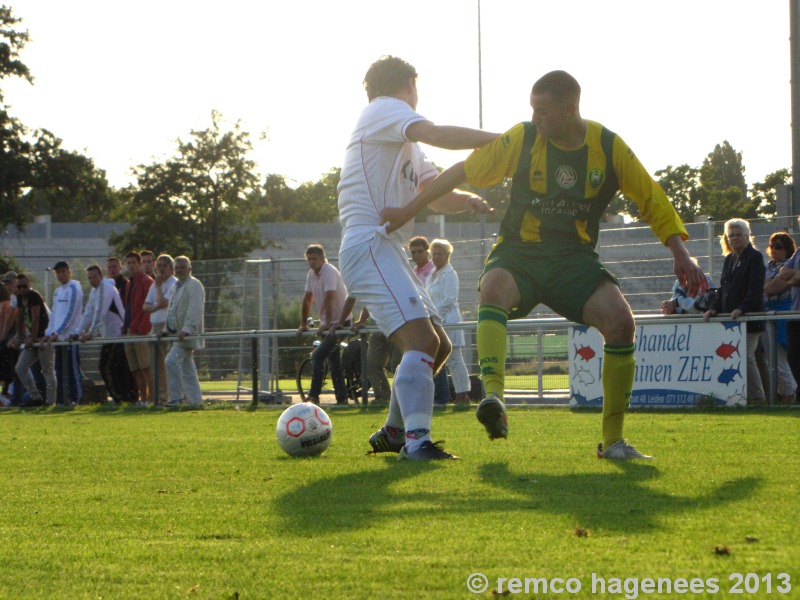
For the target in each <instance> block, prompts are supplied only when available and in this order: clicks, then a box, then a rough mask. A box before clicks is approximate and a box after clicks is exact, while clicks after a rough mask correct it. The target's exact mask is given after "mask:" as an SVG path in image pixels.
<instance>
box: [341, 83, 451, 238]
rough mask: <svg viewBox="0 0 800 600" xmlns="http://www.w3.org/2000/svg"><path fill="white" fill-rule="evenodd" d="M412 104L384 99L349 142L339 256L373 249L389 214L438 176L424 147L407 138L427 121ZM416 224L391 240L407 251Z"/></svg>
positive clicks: (377, 100) (367, 112)
mask: <svg viewBox="0 0 800 600" xmlns="http://www.w3.org/2000/svg"><path fill="white" fill-rule="evenodd" d="M426 120H427V119H425V117H423V116H422V115H420V114H419V113H417V112H416V111H415V110H413V109H412V108H411V106H409V105H408V103H406V102H404V101H403V100H399V99H397V98H390V97H387V96H381V97H378V98H375V99H374V100H373V101H372V102H370V104H369V105H368V106H367V107H366V108H364V110H363V111H362V113H361V116H360V117H359V119H358V123H357V124H356V128H355V131H353V135H352V137H351V138H350V143H349V144H348V146H347V152H346V154H345V160H344V167H343V168H342V174H341V179H340V181H339V189H338V192H339V219H340V221H341V223H342V245H341V248H340V250H339V252H341V251H342V250H345V249H347V248H349V247H352V246H355V245H358V244H363V243H368V242H369V241H370V240H371V239H372V238H373V237H374V235H375V233H376V231H377V230H378V229H381V230H383V229H384V227H383V226H381V225H380V222H381V213H382V212H383V209H384V208H390V207H391V208H399V207H402V206H405V205H406V204H408V203H409V202H411V200H413V199H414V196H416V195H417V190H418V188H419V184H420V182H423V181H426V180H428V179H430V178H432V177H435V176H436V175H438V174H439V172H438V171H437V170H436V167H434V166H433V165H432V164H431V163H429V162H428V161H427V160H426V159H425V154H424V153H423V152H422V150H421V149H420V147H419V144H417V143H416V142H412V141H411V140H409V139H408V138H407V137H406V130H407V129H408V127H409V125H411V124H412V123H417V122H419V121H426ZM413 229H414V223H413V221H412V222H410V223H406V225H404V226H403V227H402V228H401V229H399V230H398V231H396V232H394V233H392V234H391V236H390V237H394V238H395V240H396V242H398V243H399V244H400V245H401V246H403V247H405V245H406V244H407V240H408V238H409V237H411V232H412V231H413Z"/></svg>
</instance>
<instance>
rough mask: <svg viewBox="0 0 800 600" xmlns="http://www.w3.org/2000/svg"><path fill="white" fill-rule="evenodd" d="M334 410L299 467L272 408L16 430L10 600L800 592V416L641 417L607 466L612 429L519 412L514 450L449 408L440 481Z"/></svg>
mask: <svg viewBox="0 0 800 600" xmlns="http://www.w3.org/2000/svg"><path fill="white" fill-rule="evenodd" d="M329 414H330V415H331V416H332V419H333V423H334V436H333V443H332V445H331V447H330V448H329V449H328V450H327V452H326V453H325V454H324V455H323V456H321V457H320V458H317V459H291V458H289V457H287V456H285V455H284V454H283V453H282V451H281V450H280V449H279V448H278V446H277V443H276V442H275V424H276V422H277V419H278V417H279V415H280V410H275V409H270V408H259V409H256V410H253V411H250V410H233V409H219V410H214V409H207V410H205V411H197V412H193V411H167V410H162V409H134V408H126V409H108V408H79V409H77V410H73V411H63V412H60V411H58V410H52V409H50V410H44V409H42V410H33V411H28V412H22V411H19V410H12V411H6V412H2V413H0V436H1V437H0V439H2V440H3V458H2V462H0V465H1V466H0V470H1V472H2V477H0V490H1V492H0V499H1V500H2V504H1V505H0V508H1V510H0V560H1V561H2V562H0V597H2V598H70V599H72V598H290V599H296V598H305V597H319V598H337V599H338V598H491V597H494V596H496V595H497V594H505V593H507V592H508V590H509V585H510V586H511V588H512V592H514V591H519V590H522V589H523V588H517V587H515V586H516V583H515V582H511V583H510V584H509V583H508V582H503V581H501V582H500V584H499V585H500V586H501V587H499V588H498V578H507V579H510V578H515V577H516V578H519V579H520V580H521V583H520V585H523V586H524V583H525V582H524V580H525V578H526V577H527V578H534V577H536V578H547V579H548V580H549V581H548V583H551V582H553V580H554V579H555V578H561V579H563V580H567V579H569V578H575V579H574V580H573V582H572V584H571V585H572V586H573V588H572V589H575V588H574V586H575V584H576V582H577V583H579V584H580V586H581V590H580V591H579V592H578V593H576V594H572V595H569V594H567V593H564V594H561V595H560V596H562V597H563V596H569V597H573V598H601V597H607V598H625V597H627V598H635V597H636V595H634V594H633V592H632V590H633V588H632V587H630V586H632V585H633V584H632V583H631V582H630V581H628V582H623V581H622V580H624V579H626V578H644V577H652V578H658V577H660V578H669V579H670V580H672V581H675V580H676V579H677V578H686V579H692V578H700V579H702V580H703V584H702V585H703V587H704V589H706V592H705V593H693V592H692V591H691V590H690V591H688V592H687V593H683V594H680V595H678V594H676V593H675V591H674V590H673V593H672V594H666V593H662V594H651V595H648V596H647V597H663V598H669V597H681V598H701V597H709V598H710V597H725V596H727V595H728V592H729V590H730V588H731V587H732V586H734V585H735V584H736V579H735V576H734V579H729V578H730V577H731V574H734V573H740V574H742V583H741V586H740V587H741V589H745V583H748V585H749V589H754V587H753V586H754V585H755V583H754V582H756V583H758V585H759V591H758V593H757V594H755V595H747V594H745V595H744V596H745V597H764V598H767V597H779V598H791V597H795V598H796V597H799V596H800V592H798V591H797V590H798V589H800V568H799V567H800V544H798V540H799V539H800V508H798V507H799V506H800V504H799V503H798V492H799V491H800V486H799V485H798V475H800V445H798V440H799V439H800V420H799V419H798V417H800V413H798V411H761V412H758V411H752V410H751V411H737V412H721V411H720V412H696V413H690V412H658V413H649V412H648V413H643V412H638V413H633V414H631V415H629V416H628V420H627V434H628V435H629V436H630V438H631V441H633V442H634V443H635V444H636V445H637V446H638V447H639V449H640V450H643V451H645V452H648V453H652V454H654V455H655V456H656V457H657V458H656V460H655V461H654V462H653V463H638V464H631V463H629V464H618V463H614V462H610V461H600V460H597V459H596V458H595V456H594V446H595V444H596V442H597V441H598V431H599V426H600V415H599V413H597V412H570V411H568V410H565V409H535V410H530V409H528V410H523V409H519V410H513V409H512V410H510V411H509V418H510V425H511V437H510V439H509V440H506V441H496V442H490V441H489V440H488V439H487V438H486V436H485V433H484V432H483V429H482V427H480V426H479V425H478V424H477V422H476V421H475V418H474V415H473V414H472V413H471V412H469V413H464V412H453V411H452V410H451V409H447V410H446V411H444V412H437V413H436V415H435V418H434V438H435V439H440V438H443V439H445V440H447V444H446V446H445V447H446V448H447V449H449V450H450V451H451V452H454V453H456V454H459V455H460V456H461V457H462V460H460V461H448V462H447V463H434V464H431V463H422V464H420V463H414V464H409V463H407V462H404V463H398V462H397V461H396V460H395V458H394V456H386V455H375V456H367V455H366V449H367V444H366V440H367V437H368V436H369V434H370V433H372V432H373V431H374V430H375V429H377V428H378V427H379V426H380V425H381V424H382V422H383V420H384V417H385V412H384V411H380V410H374V412H373V409H368V410H367V411H366V412H361V411H359V410H358V409H357V408H345V409H342V410H334V409H331V410H330V411H329ZM475 573H483V574H485V575H486V577H487V578H488V582H489V584H488V589H487V590H486V591H485V592H483V593H480V594H473V593H470V591H469V590H468V589H467V580H468V578H469V577H470V576H471V575H472V574H475ZM748 573H753V574H755V575H753V576H751V577H750V578H749V579H745V575H746V574H748ZM780 573H787V574H788V575H789V576H790V577H791V582H790V585H791V586H792V588H791V590H789V591H788V592H787V593H779V592H778V589H779V586H784V585H785V583H784V582H783V579H780V578H779V574H780ZM593 574H595V575H594V578H595V583H597V578H598V577H602V578H603V579H604V580H605V582H606V586H607V588H606V590H605V594H603V593H600V588H599V587H598V586H597V585H596V587H595V589H594V592H595V593H593V590H592V583H593ZM756 576H757V579H754V578H755V577H756ZM614 578H618V579H619V583H618V584H615V582H614ZM768 578H771V579H768ZM479 579H480V578H478V577H474V578H473V579H472V581H474V582H478V583H479ZM713 579H717V580H718V581H717V582H716V584H714V582H713ZM709 582H710V583H709ZM768 582H769V583H770V585H771V590H772V593H771V594H767V593H766V588H767V583H768ZM555 584H556V585H557V586H558V585H564V584H563V583H562V584H558V582H555ZM530 585H532V583H530ZM538 585H543V583H542V582H539V583H538ZM598 585H599V584H598ZM615 585H618V587H616V588H615V587H614V586H615ZM623 585H627V586H629V587H628V589H629V590H631V591H629V592H626V590H625V589H624V588H623V587H621V586H623ZM676 585H680V583H679V582H678V583H677V584H676ZM694 585H695V586H696V587H695V589H696V590H699V589H700V588H699V587H697V586H699V585H700V584H699V583H697V582H695V584H694ZM713 585H716V586H717V587H718V588H719V591H718V593H716V594H712V593H710V592H708V590H709V589H711V590H712V591H713V587H711V586H713ZM542 589H543V588H539V592H538V593H534V591H533V588H530V591H529V593H527V594H526V593H524V591H519V593H511V594H510V595H511V596H513V597H521V598H523V597H524V598H531V597H537V598H543V597H559V595H556V594H553V593H552V590H551V593H550V594H547V593H542V591H541V590H542ZM615 589H616V590H617V592H619V593H617V592H615V591H614V590H615ZM780 589H785V588H784V587H781V588H780ZM638 597H640V598H641V597H645V594H643V593H641V592H640V593H639V594H638Z"/></svg>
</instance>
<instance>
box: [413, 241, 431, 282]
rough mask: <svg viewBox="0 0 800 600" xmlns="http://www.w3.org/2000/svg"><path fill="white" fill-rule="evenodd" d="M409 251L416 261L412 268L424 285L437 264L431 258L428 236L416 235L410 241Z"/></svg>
mask: <svg viewBox="0 0 800 600" xmlns="http://www.w3.org/2000/svg"><path fill="white" fill-rule="evenodd" d="M408 251H409V252H410V253H411V260H412V261H413V262H414V266H413V267H412V268H411V270H412V271H414V275H416V276H417V279H419V280H420V281H421V282H422V285H425V283H426V282H427V281H428V278H429V277H430V276H431V275H432V274H433V272H434V271H435V270H436V266H435V265H434V264H433V261H432V260H431V252H430V244H429V243H428V238H426V237H425V236H424V235H416V236H414V237H413V238H411V240H410V241H409V242H408Z"/></svg>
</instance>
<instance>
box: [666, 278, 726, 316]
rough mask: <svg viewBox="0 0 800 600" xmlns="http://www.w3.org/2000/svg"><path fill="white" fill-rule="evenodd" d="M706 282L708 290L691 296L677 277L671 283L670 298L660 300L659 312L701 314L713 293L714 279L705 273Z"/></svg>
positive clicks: (667, 313) (706, 307)
mask: <svg viewBox="0 0 800 600" xmlns="http://www.w3.org/2000/svg"><path fill="white" fill-rule="evenodd" d="M706 281H707V282H708V291H707V292H706V293H705V294H698V295H697V297H695V298H692V297H691V296H690V295H689V292H687V291H686V288H685V287H683V286H682V285H681V282H680V281H678V280H677V279H676V280H675V283H673V284H672V298H670V299H669V300H664V301H663V302H661V312H662V313H664V314H665V315H686V314H694V313H696V314H701V315H702V314H703V313H704V312H706V311H707V310H708V304H709V300H710V299H711V296H712V294H713V293H714V292H713V290H712V288H713V287H714V281H713V280H712V279H711V277H710V276H709V275H706Z"/></svg>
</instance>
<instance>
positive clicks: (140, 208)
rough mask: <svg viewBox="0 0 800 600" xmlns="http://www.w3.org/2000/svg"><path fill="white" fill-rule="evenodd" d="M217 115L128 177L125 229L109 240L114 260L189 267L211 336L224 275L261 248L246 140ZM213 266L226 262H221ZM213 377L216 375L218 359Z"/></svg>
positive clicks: (244, 134) (225, 282)
mask: <svg viewBox="0 0 800 600" xmlns="http://www.w3.org/2000/svg"><path fill="white" fill-rule="evenodd" d="M222 121H223V119H222V115H221V114H220V113H218V112H217V111H212V113H211V127H209V128H208V129H205V130H203V131H192V132H191V134H190V138H189V140H188V141H186V142H183V141H181V140H180V139H179V140H178V141H177V144H178V148H177V154H176V155H175V156H174V157H172V158H170V159H168V160H166V161H165V162H163V163H153V164H151V165H146V166H145V165H140V166H138V167H136V168H135V169H134V174H135V175H136V178H137V183H138V188H136V189H132V190H129V193H130V200H129V201H128V203H127V204H126V206H127V209H128V215H129V221H130V223H131V225H132V227H131V228H130V229H129V230H127V231H125V232H122V233H115V234H112V235H111V237H110V239H109V242H110V243H111V244H112V245H113V246H114V247H116V249H117V250H118V252H119V254H121V255H125V254H126V253H127V252H128V251H130V250H131V249H137V248H149V249H151V250H153V251H155V252H168V253H169V254H172V255H173V256H178V255H181V254H185V255H188V256H189V257H190V258H191V259H192V261H211V260H216V261H218V262H215V263H214V264H213V266H211V265H210V263H208V262H206V263H205V264H204V265H197V266H196V268H195V269H194V273H195V275H197V276H198V278H199V279H200V280H201V281H202V282H203V284H204V285H205V288H206V306H207V307H208V308H207V309H206V329H207V330H208V331H214V330H215V329H217V318H218V316H219V315H221V314H223V312H224V311H222V312H221V311H219V310H217V306H218V304H219V300H220V294H221V292H222V291H223V290H227V289H228V288H229V287H230V285H229V284H230V274H232V273H235V272H237V271H239V270H241V268H242V266H243V262H242V261H241V259H242V258H243V257H245V256H247V255H248V254H249V253H250V252H252V251H253V250H255V249H256V248H261V247H263V244H262V242H261V234H260V231H259V229H258V227H257V225H256V224H255V219H254V215H255V209H256V202H257V197H258V194H256V193H254V192H255V188H256V186H257V184H258V177H257V175H256V174H255V171H254V170H255V162H254V161H253V160H251V159H250V158H249V157H248V155H249V153H250V152H251V150H252V144H251V142H250V135H249V134H248V133H247V132H244V131H242V129H241V125H240V123H239V122H238V121H237V122H236V123H235V124H234V125H233V126H232V127H230V128H223V123H222ZM220 259H228V260H225V261H220ZM210 360H212V361H217V363H215V365H213V368H212V371H213V370H215V369H218V368H223V367H224V364H223V363H221V362H219V361H220V360H222V359H221V358H211V359H210Z"/></svg>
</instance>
